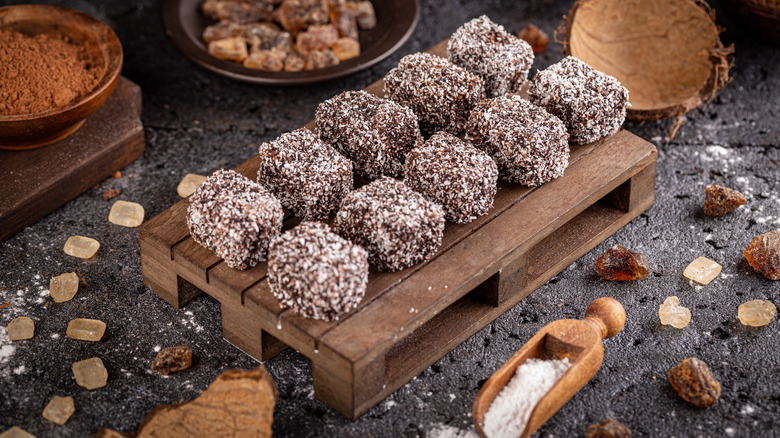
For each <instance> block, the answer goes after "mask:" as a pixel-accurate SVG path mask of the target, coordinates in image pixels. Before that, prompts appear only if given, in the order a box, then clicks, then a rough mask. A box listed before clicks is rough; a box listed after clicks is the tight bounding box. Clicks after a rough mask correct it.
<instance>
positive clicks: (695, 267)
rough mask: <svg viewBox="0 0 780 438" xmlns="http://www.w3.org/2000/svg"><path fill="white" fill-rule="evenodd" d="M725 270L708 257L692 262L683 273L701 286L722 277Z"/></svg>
mask: <svg viewBox="0 0 780 438" xmlns="http://www.w3.org/2000/svg"><path fill="white" fill-rule="evenodd" d="M721 269H723V267H722V266H721V265H719V264H718V263H717V262H715V261H713V260H710V259H708V258H707V257H699V258H697V259H696V260H694V261H692V262H691V263H690V264H689V265H688V266H686V267H685V270H684V271H683V276H685V277H686V278H689V279H691V280H693V281H695V282H698V283H701V284H707V283H709V282H711V281H712V280H714V279H715V277H717V276H718V275H720V271H721Z"/></svg>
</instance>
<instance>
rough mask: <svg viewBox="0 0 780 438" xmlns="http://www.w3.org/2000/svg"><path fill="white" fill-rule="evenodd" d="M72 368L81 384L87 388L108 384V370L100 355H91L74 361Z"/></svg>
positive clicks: (77, 381)
mask: <svg viewBox="0 0 780 438" xmlns="http://www.w3.org/2000/svg"><path fill="white" fill-rule="evenodd" d="M71 368H72V370H73V376H74V377H76V383H78V384H79V386H83V387H84V388H87V389H97V388H102V387H103V386H106V382H107V381H108V371H107V370H106V367H105V366H104V365H103V361H102V360H100V358H99V357H91V358H89V359H85V360H82V361H79V362H74V363H73V366H72V367H71Z"/></svg>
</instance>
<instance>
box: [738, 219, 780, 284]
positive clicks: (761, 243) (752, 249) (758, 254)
mask: <svg viewBox="0 0 780 438" xmlns="http://www.w3.org/2000/svg"><path fill="white" fill-rule="evenodd" d="M742 254H743V255H744V256H745V258H746V259H747V261H748V264H750V266H752V267H753V269H755V270H756V271H758V272H760V273H762V274H764V277H766V278H768V279H770V280H780V231H770V232H768V233H764V234H761V235H759V236H756V237H754V238H753V240H751V241H750V244H749V245H748V246H747V248H746V249H745V251H743V252H742Z"/></svg>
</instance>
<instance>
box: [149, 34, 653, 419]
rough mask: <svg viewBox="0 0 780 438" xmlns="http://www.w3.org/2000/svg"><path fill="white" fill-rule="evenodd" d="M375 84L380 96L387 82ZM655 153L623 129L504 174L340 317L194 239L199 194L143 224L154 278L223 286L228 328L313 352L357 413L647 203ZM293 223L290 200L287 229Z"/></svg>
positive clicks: (251, 342)
mask: <svg viewBox="0 0 780 438" xmlns="http://www.w3.org/2000/svg"><path fill="white" fill-rule="evenodd" d="M437 50H438V52H439V53H441V50H442V47H441V45H440V46H437V47H436V48H434V49H432V52H434V53H435V52H437ZM367 91H369V92H373V93H375V94H379V95H381V81H379V82H378V83H376V84H373V85H372V86H370V87H369V88H367ZM310 125H311V124H310ZM310 125H307V126H310ZM656 157H657V152H656V150H655V148H654V147H653V145H651V144H650V143H648V142H646V141H644V140H642V139H640V138H638V137H636V136H635V135H633V134H631V133H629V132H626V131H621V132H619V133H617V134H615V135H614V136H611V137H609V138H606V139H603V140H600V141H598V142H595V143H592V144H588V145H582V146H573V147H572V151H571V158H570V165H569V167H568V168H567V169H566V173H565V175H564V176H563V177H561V178H558V179H556V180H554V181H551V182H549V183H547V184H545V185H543V186H541V187H537V188H526V187H522V186H519V185H514V184H506V183H499V187H498V193H497V194H496V197H495V206H494V208H493V209H491V210H490V212H489V214H488V215H486V216H483V217H481V218H479V219H477V220H475V221H474V222H471V223H468V224H451V223H447V225H446V228H445V231H444V238H443V243H442V245H441V248H440V249H439V251H438V252H437V253H436V254H435V256H434V257H433V258H432V259H431V260H430V261H428V262H426V263H421V264H418V265H416V266H413V267H411V268H408V269H405V270H402V271H399V272H394V273H382V272H379V271H377V270H375V269H374V268H372V269H371V272H370V274H369V283H368V288H367V291H366V296H365V298H364V299H363V301H362V303H361V304H360V305H359V306H358V308H357V309H355V310H353V311H352V312H350V313H349V314H347V315H346V316H344V317H342V318H341V320H339V321H336V322H324V321H318V320H312V319H307V318H303V317H300V316H297V315H295V314H294V313H293V312H292V311H287V310H283V309H281V308H280V307H279V304H278V302H277V301H276V299H275V298H274V297H273V295H271V293H270V290H269V288H268V283H267V281H266V279H265V274H266V267H267V266H266V264H265V263H261V264H259V265H257V266H255V267H253V268H250V269H247V270H245V271H238V270H234V269H231V268H229V267H227V265H226V264H225V263H224V262H223V261H222V260H220V259H219V258H218V257H216V256H215V255H214V254H213V253H212V252H211V251H209V250H207V249H205V248H203V247H202V246H200V245H198V244H197V243H195V242H194V241H193V240H192V238H191V237H190V236H189V233H188V230H187V225H186V220H185V214H186V210H187V206H188V201H187V200H182V201H180V202H179V203H177V204H175V205H174V206H172V207H171V208H169V209H168V210H166V211H164V212H163V213H161V214H159V215H158V216H156V217H154V218H153V219H151V220H149V221H147V222H146V223H145V224H144V225H143V226H142V227H141V238H140V243H141V268H142V271H143V279H144V284H146V286H147V287H149V288H150V289H151V290H152V291H154V292H155V293H156V294H158V295H159V296H160V297H162V298H163V299H164V300H166V301H167V302H169V303H170V304H172V305H174V306H176V307H182V306H184V305H185V304H186V303H187V302H189V301H190V300H191V299H192V298H194V297H195V296H197V295H198V294H200V293H201V292H205V293H207V294H209V295H210V296H212V297H213V298H215V299H217V300H218V301H219V302H220V304H221V311H222V330H223V336H224V337H225V339H226V340H228V341H229V342H231V343H233V344H234V345H235V346H237V347H238V348H240V349H242V350H243V351H245V352H246V353H247V354H249V355H251V356H253V357H255V358H257V359H258V360H261V361H263V360H267V359H269V358H271V357H273V356H274V355H276V354H277V353H279V352H280V351H281V350H283V349H284V348H286V347H287V346H290V347H291V348H294V349H296V350H298V351H299V352H301V353H302V354H303V355H305V356H306V357H308V358H309V359H310V360H311V361H312V374H313V381H314V391H315V396H316V397H317V398H318V399H319V400H321V401H323V402H324V403H325V404H327V405H328V406H330V407H332V408H333V409H335V410H336V411H338V412H339V413H341V414H342V415H344V416H345V417H347V418H350V419H356V418H358V417H359V416H360V415H361V414H363V413H364V412H366V411H367V410H369V409H370V408H372V407H373V406H375V405H376V404H378V403H379V402H380V401H382V400H383V399H384V398H385V397H387V396H388V395H390V394H391V393H393V392H394V391H395V390H397V389H398V388H400V387H401V386H402V385H404V384H405V383H406V382H408V381H409V380H411V379H412V378H413V377H414V376H416V375H417V374H419V373H420V372H422V371H423V370H425V369H426V368H427V367H429V366H430V365H431V364H433V363H435V362H436V361H437V360H439V359H440V358H441V357H442V356H444V355H445V354H447V353H448V352H450V351H451V350H452V349H453V348H455V347H456V346H458V345H459V344H460V343H461V342H463V341H465V340H466V339H468V338H469V337H470V336H471V335H473V334H474V333H476V332H477V331H479V330H480V329H482V328H483V327H484V326H485V325H487V324H489V323H490V322H491V321H493V320H494V319H496V318H497V317H498V316H500V315H501V314H502V313H504V312H505V311H506V310H508V309H509V308H510V307H512V306H513V305H515V304H516V303H517V302H519V301H520V300H522V299H523V298H524V297H526V296H527V295H528V294H530V293H531V292H532V291H533V290H535V289H536V288H538V287H539V286H541V285H542V284H544V283H545V282H547V281H548V280H549V279H550V278H552V277H553V276H555V275H556V274H558V273H559V272H560V271H561V270H563V269H564V268H565V267H566V266H568V265H569V264H571V263H572V262H574V261H575V260H577V259H578V258H580V257H581V256H582V255H584V254H585V253H587V252H588V251H590V250H591V249H593V248H594V247H595V246H596V245H598V244H599V243H600V242H602V241H603V240H604V239H606V238H607V237H608V236H610V235H611V234H613V233H614V232H615V231H617V230H618V229H620V228H621V227H622V226H623V225H625V224H627V223H628V222H630V221H631V220H632V219H634V218H635V217H636V216H638V215H639V214H640V213H642V212H643V211H645V210H646V209H648V208H649V207H650V206H651V205H652V203H653V198H654V186H655V164H656ZM257 168H258V160H257V156H255V157H253V158H251V159H249V160H248V161H246V162H244V163H243V164H241V165H240V166H238V167H237V168H236V171H238V172H239V173H241V174H243V175H245V176H246V177H248V178H250V179H252V180H254V179H256V172H257ZM295 224H297V220H296V219H295V218H294V217H292V215H290V214H289V212H288V214H287V217H286V219H285V228H291V227H292V226H294V225H295Z"/></svg>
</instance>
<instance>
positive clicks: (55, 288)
mask: <svg viewBox="0 0 780 438" xmlns="http://www.w3.org/2000/svg"><path fill="white" fill-rule="evenodd" d="M78 291H79V276H78V275H76V273H75V272H69V273H67V274H62V275H58V276H56V277H52V279H51V281H50V282H49V295H51V298H52V299H53V300H54V302H55V303H64V302H65V301H70V300H71V299H72V298H73V297H74V296H75V295H76V292H78Z"/></svg>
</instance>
